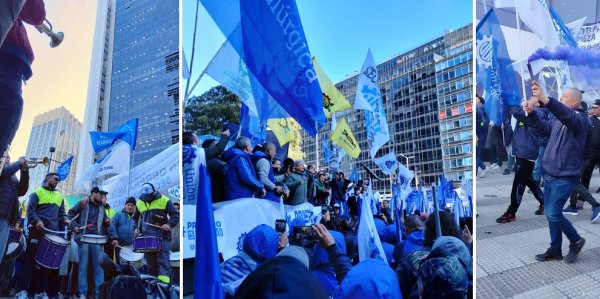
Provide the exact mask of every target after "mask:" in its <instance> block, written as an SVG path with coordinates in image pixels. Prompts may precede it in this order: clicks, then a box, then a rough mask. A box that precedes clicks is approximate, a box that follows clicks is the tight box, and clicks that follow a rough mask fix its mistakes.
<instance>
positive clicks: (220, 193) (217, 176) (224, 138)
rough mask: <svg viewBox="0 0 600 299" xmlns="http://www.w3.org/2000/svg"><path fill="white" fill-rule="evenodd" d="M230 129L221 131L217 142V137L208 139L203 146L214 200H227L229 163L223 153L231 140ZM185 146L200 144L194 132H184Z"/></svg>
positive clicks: (183, 142)
mask: <svg viewBox="0 0 600 299" xmlns="http://www.w3.org/2000/svg"><path fill="white" fill-rule="evenodd" d="M229 135H230V133H229V130H225V131H223V132H222V133H221V138H220V139H219V141H218V142H217V140H216V139H207V140H204V142H202V148H203V149H204V152H205V153H206V161H207V162H206V166H207V168H208V172H209V174H210V177H211V180H210V184H211V187H210V190H211V194H212V200H213V202H220V201H223V200H225V190H224V189H223V184H222V182H223V180H224V177H225V168H226V167H227V163H225V161H223V160H222V159H221V155H222V154H223V151H224V150H225V147H226V146H227V143H228V142H229ZM182 144H183V146H191V145H195V146H198V145H199V140H198V137H197V136H196V134H194V132H189V131H188V132H184V133H183V136H182Z"/></svg>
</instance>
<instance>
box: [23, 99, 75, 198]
mask: <svg viewBox="0 0 600 299" xmlns="http://www.w3.org/2000/svg"><path fill="white" fill-rule="evenodd" d="M80 137H81V122H80V121H79V120H78V119H77V118H75V116H73V114H71V112H69V111H68V110H67V109H66V108H65V107H59V108H56V109H53V110H50V111H48V112H44V113H42V114H39V115H37V116H35V118H34V119H33V126H32V127H31V133H30V134H29V141H28V143H27V151H26V152H25V157H26V158H27V160H33V159H42V158H44V157H48V158H49V159H51V160H53V161H51V163H50V165H49V166H50V167H48V166H45V165H42V164H39V165H37V166H36V167H35V168H33V169H31V170H30V171H29V189H28V190H27V195H26V196H24V197H22V198H25V199H27V198H29V194H31V192H33V191H34V190H35V189H37V188H38V187H40V186H41V185H42V182H43V180H44V178H45V177H46V173H48V171H51V172H53V171H56V168H57V167H58V166H59V165H60V164H61V163H62V162H64V161H65V160H67V159H68V158H69V157H70V156H73V161H72V164H71V170H70V172H69V175H68V176H67V178H66V180H64V181H62V182H60V183H59V184H58V189H59V191H60V192H61V193H62V194H63V195H71V194H73V191H74V186H75V177H76V173H77V153H78V149H79V142H80V139H81V138H80ZM51 147H53V148H54V149H55V150H54V153H50V148H51ZM11 158H12V160H14V161H16V158H18V157H11Z"/></svg>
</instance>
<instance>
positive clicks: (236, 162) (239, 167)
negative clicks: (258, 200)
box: [223, 148, 265, 200]
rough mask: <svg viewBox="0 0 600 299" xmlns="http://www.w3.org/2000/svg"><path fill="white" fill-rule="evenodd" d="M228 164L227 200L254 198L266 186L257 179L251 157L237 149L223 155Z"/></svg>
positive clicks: (226, 175) (226, 177)
mask: <svg viewBox="0 0 600 299" xmlns="http://www.w3.org/2000/svg"><path fill="white" fill-rule="evenodd" d="M223 160H225V161H226V162H227V170H226V171H225V200H231V199H237V198H245V197H252V196H253V195H254V193H255V192H257V191H260V190H261V189H263V188H264V187H265V186H264V185H263V183H261V182H259V181H258V179H257V178H256V170H254V166H253V165H252V162H251V161H250V155H248V154H246V153H245V152H244V151H242V150H240V149H237V148H230V149H228V150H227V151H225V153H223Z"/></svg>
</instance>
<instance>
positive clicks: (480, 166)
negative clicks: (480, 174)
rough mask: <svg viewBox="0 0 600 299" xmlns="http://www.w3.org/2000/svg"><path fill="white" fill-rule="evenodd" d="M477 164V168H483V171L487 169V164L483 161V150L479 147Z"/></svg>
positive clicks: (476, 153) (476, 151)
mask: <svg viewBox="0 0 600 299" xmlns="http://www.w3.org/2000/svg"><path fill="white" fill-rule="evenodd" d="M475 158H476V160H475V163H477V167H479V168H481V170H484V169H485V163H483V161H482V160H481V148H480V147H479V146H477V148H476V149H475Z"/></svg>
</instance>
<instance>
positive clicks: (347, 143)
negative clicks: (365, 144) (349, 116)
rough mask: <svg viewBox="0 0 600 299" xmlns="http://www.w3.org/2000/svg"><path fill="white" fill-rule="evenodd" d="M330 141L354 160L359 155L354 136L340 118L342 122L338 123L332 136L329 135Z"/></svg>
mask: <svg viewBox="0 0 600 299" xmlns="http://www.w3.org/2000/svg"><path fill="white" fill-rule="evenodd" d="M331 141H333V143H335V144H337V145H338V146H339V147H341V148H342V149H343V150H345V151H346V153H348V155H350V156H351V157H352V158H355V159H356V158H357V157H358V155H359V154H360V147H359V146H358V141H356V138H354V134H352V131H350V127H349V126H348V123H347V122H346V119H344V118H342V121H340V123H338V125H337V127H336V128H335V130H334V131H333V134H331Z"/></svg>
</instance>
